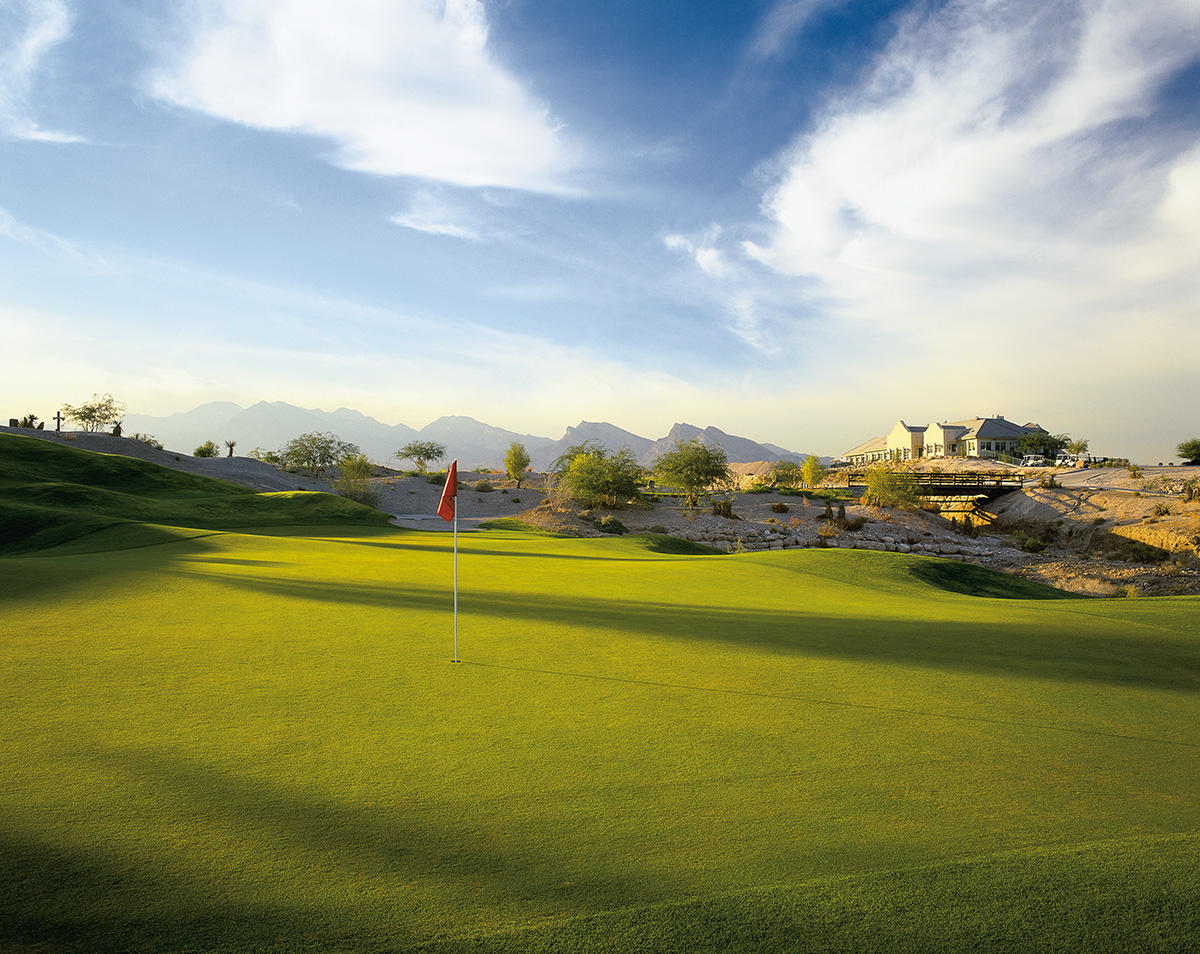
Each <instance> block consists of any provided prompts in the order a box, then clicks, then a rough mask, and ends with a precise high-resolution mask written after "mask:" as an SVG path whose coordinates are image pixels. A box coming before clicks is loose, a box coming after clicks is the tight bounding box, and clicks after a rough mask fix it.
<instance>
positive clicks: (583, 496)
mask: <svg viewBox="0 0 1200 954" xmlns="http://www.w3.org/2000/svg"><path fill="white" fill-rule="evenodd" d="M645 479H646V470H645V468H644V467H641V466H639V465H638V462H637V461H636V460H634V458H633V454H632V453H630V451H629V450H628V448H621V450H619V451H617V453H615V454H611V455H610V454H608V453H606V452H605V450H604V448H602V447H597V448H593V449H592V450H589V451H585V452H583V453H579V454H576V455H574V456H573V457H572V458H571V461H570V463H569V464H568V465H567V468H566V470H565V471H563V472H562V473H561V474H560V475H559V478H558V485H559V487H560V488H561V489H562V490H563V491H564V492H566V493H567V495H568V496H570V497H571V499H573V500H575V501H576V502H577V503H579V504H581V505H582V506H584V507H608V508H613V507H618V506H620V505H621V504H622V503H626V502H629V501H632V500H636V499H637V498H638V496H639V493H638V485H639V484H641V483H642V481H644V480H645Z"/></svg>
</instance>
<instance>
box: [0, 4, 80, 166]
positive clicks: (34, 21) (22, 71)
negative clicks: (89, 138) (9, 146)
mask: <svg viewBox="0 0 1200 954" xmlns="http://www.w3.org/2000/svg"><path fill="white" fill-rule="evenodd" d="M7 7H8V9H6V10H0V128H2V129H3V131H4V132H5V133H7V134H8V135H9V136H12V137H14V138H16V139H27V140H34V141H39V142H83V141H84V139H83V137H82V136H77V135H75V134H74V133H69V132H63V131H61V130H55V129H46V128H44V127H43V126H41V125H39V124H38V122H37V120H36V119H34V117H33V112H32V109H31V107H30V95H31V93H32V91H33V86H34V82H35V81H36V79H37V76H38V73H39V71H40V70H41V69H42V67H43V65H44V61H45V58H46V56H47V55H48V54H49V53H50V52H51V51H52V50H53V49H54V48H55V47H56V46H58V45H59V44H60V43H62V42H63V41H64V40H66V39H67V38H68V37H69V36H70V35H71V16H70V12H69V11H68V9H67V5H66V3H64V2H63V0H15V2H13V3H9V4H7Z"/></svg>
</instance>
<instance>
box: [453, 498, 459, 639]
mask: <svg viewBox="0 0 1200 954" xmlns="http://www.w3.org/2000/svg"><path fill="white" fill-rule="evenodd" d="M457 490H458V488H457V487H456V488H455V491H456V493H455V495H454V661H455V662H458V494H457Z"/></svg>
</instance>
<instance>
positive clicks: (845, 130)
mask: <svg viewBox="0 0 1200 954" xmlns="http://www.w3.org/2000/svg"><path fill="white" fill-rule="evenodd" d="M1197 59H1200V16H1198V15H1197V7H1196V4H1195V0H1155V2H1145V3H1138V4H1130V3H1126V2H1123V0H1094V2H1091V0H1089V2H1082V0H1081V2H1073V3H1057V4H1045V3H1042V2H1040V0H1014V2H1009V3H976V2H966V0H964V2H957V3H952V4H951V5H949V6H948V7H946V8H945V9H943V10H942V11H941V12H939V13H937V14H935V15H932V16H925V17H919V16H915V15H914V16H912V17H911V18H910V19H909V20H907V21H906V22H905V23H904V24H902V26H901V29H900V31H899V33H898V35H897V37H896V39H895V40H894V42H893V43H892V44H891V45H890V46H889V47H888V48H887V50H886V51H885V52H884V53H883V55H882V57H881V59H880V61H879V62H878V63H877V64H876V65H875V68H874V70H873V72H872V74H871V76H870V78H869V80H868V82H866V83H865V84H864V86H863V87H862V88H861V89H860V90H858V91H857V92H856V93H855V94H854V95H853V96H850V97H849V98H847V99H845V100H844V101H841V102H838V103H835V104H832V105H831V107H830V108H829V109H828V111H827V113H826V115H825V116H824V118H823V119H822V120H821V121H819V122H818V123H817V125H816V127H815V128H814V130H813V131H812V132H810V133H809V134H807V135H805V136H804V137H803V138H802V139H800V140H799V141H798V142H797V143H796V144H795V146H794V147H793V148H792V149H791V150H790V151H789V152H788V153H787V154H786V155H785V156H783V157H781V161H780V163H779V166H778V168H779V170H780V172H779V180H778V184H777V186H776V187H775V188H774V189H772V190H771V191H770V192H769V193H768V194H767V196H766V197H765V199H764V202H763V210H764V212H765V214H766V217H767V220H768V222H767V224H768V228H769V231H770V235H771V237H770V240H769V241H768V242H762V243H756V242H744V243H743V244H742V250H743V251H744V252H745V253H746V254H748V255H749V256H751V257H753V258H756V259H757V260H759V261H760V262H762V263H764V264H766V265H768V266H769V267H770V268H772V269H774V270H775V271H777V272H778V273H781V274H785V275H793V276H803V277H805V278H806V279H808V280H809V281H810V282H812V284H813V286H814V287H815V288H817V289H819V290H820V291H821V292H822V293H823V294H825V295H827V296H829V299H830V300H832V301H833V302H835V303H836V307H835V309H834V314H835V315H837V316H838V317H839V318H841V319H843V320H844V321H845V322H847V323H849V327H850V328H854V327H859V328H863V329H870V331H871V333H874V334H877V335H882V336H884V337H886V338H887V339H888V340H889V341H890V342H891V345H892V347H891V348H890V349H889V350H890V351H891V357H890V366H891V367H897V366H903V367H906V368H908V369H911V370H913V371H926V370H934V371H937V372H938V374H940V375H942V377H941V378H940V381H941V382H943V383H944V382H945V381H947V380H948V377H947V376H946V375H947V374H948V373H951V372H948V369H951V368H957V367H960V366H961V365H962V364H963V363H964V362H966V364H967V365H969V366H970V367H972V368H977V362H983V363H984V364H986V367H987V369H988V373H989V374H990V375H991V376H993V377H994V378H996V379H998V380H1007V381H1014V382H1015V381H1016V380H1017V378H1018V377H1019V375H1020V372H1019V371H1018V370H1017V369H1019V368H1021V367H1024V366H1027V365H1029V364H1030V362H1037V361H1039V359H1038V358H1037V357H1036V356H1037V355H1051V354H1060V355H1067V354H1076V355H1079V354H1086V360H1087V361H1088V366H1089V367H1090V368H1091V369H1092V373H1093V374H1095V375H1101V376H1103V375H1108V376H1110V377H1115V376H1116V375H1118V374H1124V373H1125V372H1126V371H1129V370H1131V369H1133V368H1134V366H1135V364H1136V366H1137V368H1138V369H1139V373H1142V374H1151V373H1154V372H1153V368H1158V369H1160V370H1161V371H1162V372H1163V373H1171V374H1173V373H1175V371H1176V370H1177V367H1176V365H1177V361H1176V358H1175V356H1176V355H1177V354H1178V353H1179V349H1180V348H1183V349H1184V350H1187V349H1189V348H1191V349H1192V350H1195V349H1197V348H1200V328H1198V327H1197V323H1196V321H1195V301H1196V300H1197V295H1198V293H1200V277H1198V276H1200V271H1198V270H1197V269H1196V267H1195V263H1196V261H1198V260H1200V221H1198V220H1197V218H1196V205H1197V203H1198V202H1200V199H1198V198H1197V196H1198V194H1200V164H1198V163H1200V160H1198V158H1197V155H1198V153H1197V152H1196V151H1194V148H1193V151H1190V152H1189V151H1188V150H1189V148H1190V147H1193V144H1195V143H1196V142H1197V141H1200V136H1198V135H1197V133H1196V132H1195V131H1192V132H1191V133H1190V137H1191V141H1190V143H1189V141H1188V139H1187V135H1188V134H1184V133H1183V132H1181V130H1180V128H1179V126H1178V124H1175V125H1174V126H1172V124H1171V123H1170V122H1169V118H1170V117H1163V116H1161V115H1159V114H1158V112H1157V110H1158V109H1159V108H1160V107H1159V105H1158V101H1157V97H1158V94H1159V92H1160V90H1161V88H1162V87H1163V85H1164V83H1165V82H1166V81H1167V80H1168V79H1169V78H1170V77H1171V76H1172V75H1173V74H1174V73H1175V72H1176V71H1178V70H1179V69H1181V68H1183V67H1185V66H1187V65H1188V64H1189V63H1192V62H1194V61H1195V60H1197ZM1132 327H1136V328H1137V329H1138V331H1139V335H1140V338H1141V340H1142V341H1143V342H1146V343H1147V344H1146V346H1145V347H1144V348H1143V349H1142V350H1141V352H1140V353H1139V360H1138V361H1137V362H1133V361H1132V357H1131V354H1130V349H1131V346H1132V343H1131V341H1130V339H1129V334H1128V332H1129V329H1130V328H1132ZM1168 341H1170V342H1172V344H1171V345H1170V346H1169V347H1164V346H1163V345H1164V344H1165V343H1166V342H1168ZM983 356H986V357H983ZM859 364H862V362H859ZM861 370H862V371H863V373H864V374H866V375H868V376H871V375H876V374H877V373H878V371H879V370H880V369H878V368H872V367H865V366H864V367H862V368H861ZM972 384H973V382H972V380H971V377H970V375H966V376H961V375H958V376H957V380H956V386H960V387H963V388H970V387H972ZM921 386H922V385H919V384H916V383H914V384H913V385H912V387H913V390H914V391H916V390H917V389H918V388H919V387H921Z"/></svg>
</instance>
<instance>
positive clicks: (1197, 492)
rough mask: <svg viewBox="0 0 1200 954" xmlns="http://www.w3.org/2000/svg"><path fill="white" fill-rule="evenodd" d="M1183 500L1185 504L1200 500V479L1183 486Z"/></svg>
mask: <svg viewBox="0 0 1200 954" xmlns="http://www.w3.org/2000/svg"><path fill="white" fill-rule="evenodd" d="M1183 499H1184V502H1185V503H1191V502H1192V501H1194V500H1200V477H1193V478H1192V479H1191V480H1189V481H1188V482H1187V483H1186V484H1184V485H1183Z"/></svg>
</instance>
